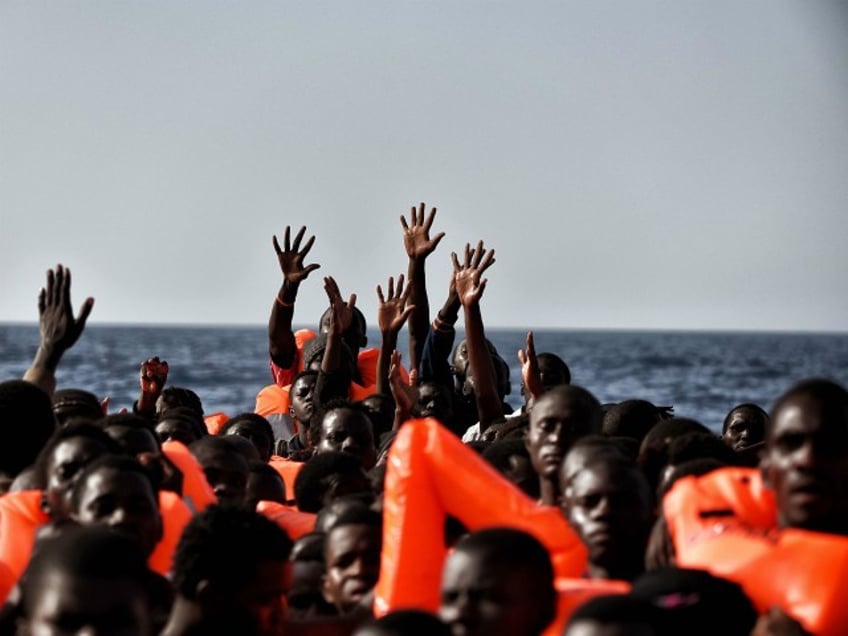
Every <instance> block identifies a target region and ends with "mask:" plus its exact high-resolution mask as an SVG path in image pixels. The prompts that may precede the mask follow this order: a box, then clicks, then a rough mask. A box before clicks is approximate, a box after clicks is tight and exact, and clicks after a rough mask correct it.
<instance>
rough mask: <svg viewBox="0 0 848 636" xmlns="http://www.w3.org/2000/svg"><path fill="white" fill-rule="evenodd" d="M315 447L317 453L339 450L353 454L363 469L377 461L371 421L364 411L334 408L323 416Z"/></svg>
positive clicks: (367, 468) (369, 467)
mask: <svg viewBox="0 0 848 636" xmlns="http://www.w3.org/2000/svg"><path fill="white" fill-rule="evenodd" d="M317 449H318V452H319V453H320V452H323V451H339V452H342V453H348V454H349V455H353V456H354V457H357V458H359V461H360V463H361V464H362V468H363V469H365V470H370V469H371V468H373V467H374V464H375V463H377V449H376V447H375V446H374V433H373V432H372V430H371V421H370V420H369V419H368V416H367V415H365V414H364V413H360V412H358V411H352V410H350V409H335V410H333V411H330V412H329V413H327V414H326V415H325V416H324V421H323V422H322V423H321V439H320V440H319V441H318V445H317Z"/></svg>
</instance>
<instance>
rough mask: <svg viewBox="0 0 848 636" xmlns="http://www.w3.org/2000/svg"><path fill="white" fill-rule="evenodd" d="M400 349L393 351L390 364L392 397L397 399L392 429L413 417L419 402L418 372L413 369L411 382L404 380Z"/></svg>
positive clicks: (396, 428) (410, 373) (394, 429)
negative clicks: (401, 369)
mask: <svg viewBox="0 0 848 636" xmlns="http://www.w3.org/2000/svg"><path fill="white" fill-rule="evenodd" d="M400 359H401V355H400V351H397V350H395V351H392V359H391V365H390V366H389V386H390V387H391V390H392V397H393V398H394V399H395V419H394V424H393V426H392V430H393V431H396V430H398V429H399V428H400V426H401V424H403V423H404V422H405V421H406V420H408V419H409V418H410V417H412V409H413V408H414V407H415V404H416V403H417V402H418V396H419V392H418V372H417V371H416V370H415V369H413V370H412V371H410V372H409V384H407V383H406V382H404V381H403V377H402V376H401V373H400Z"/></svg>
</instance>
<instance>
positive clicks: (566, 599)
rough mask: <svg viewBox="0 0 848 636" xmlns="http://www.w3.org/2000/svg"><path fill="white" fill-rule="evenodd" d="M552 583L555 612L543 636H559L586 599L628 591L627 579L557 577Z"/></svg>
mask: <svg viewBox="0 0 848 636" xmlns="http://www.w3.org/2000/svg"><path fill="white" fill-rule="evenodd" d="M554 585H555V586H556V591H557V613H556V618H554V620H553V622H552V623H551V624H550V625H549V626H548V628H547V629H546V630H545V631H544V636H561V634H562V633H563V632H564V631H565V626H566V624H567V623H568V619H569V618H571V615H572V614H573V613H574V610H576V609H577V608H578V607H580V606H581V605H583V603H585V602H586V601H589V600H591V599H593V598H595V597H596V596H605V595H607V594H627V593H628V592H630V583H628V582H627V581H613V580H605V579H570V578H557V579H556V581H555V582H554Z"/></svg>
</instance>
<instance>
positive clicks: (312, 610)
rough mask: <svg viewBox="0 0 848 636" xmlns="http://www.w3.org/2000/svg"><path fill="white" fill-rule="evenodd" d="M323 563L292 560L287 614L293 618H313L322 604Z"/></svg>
mask: <svg viewBox="0 0 848 636" xmlns="http://www.w3.org/2000/svg"><path fill="white" fill-rule="evenodd" d="M323 586H324V564H323V563H321V562H319V561H293V562H292V584H291V589H290V590H289V593H288V597H287V598H288V615H289V618H292V619H295V620H303V619H306V618H313V617H315V616H317V615H318V614H319V611H320V609H321V608H322V606H323V605H324V603H325V601H324V595H323Z"/></svg>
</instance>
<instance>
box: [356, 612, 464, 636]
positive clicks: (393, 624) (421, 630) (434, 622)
mask: <svg viewBox="0 0 848 636" xmlns="http://www.w3.org/2000/svg"><path fill="white" fill-rule="evenodd" d="M353 636H451V631H450V627H448V626H447V625H445V624H444V623H443V622H442V621H440V620H439V619H438V617H436V616H434V615H433V614H430V613H429V612H424V611H421V610H414V609H409V610H395V611H393V612H389V613H388V614H385V615H384V616H382V617H380V618H377V619H372V620H370V621H368V622H366V623H365V624H363V625H361V626H360V627H359V628H358V629H357V630H356V631H355V632H354V633H353Z"/></svg>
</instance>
